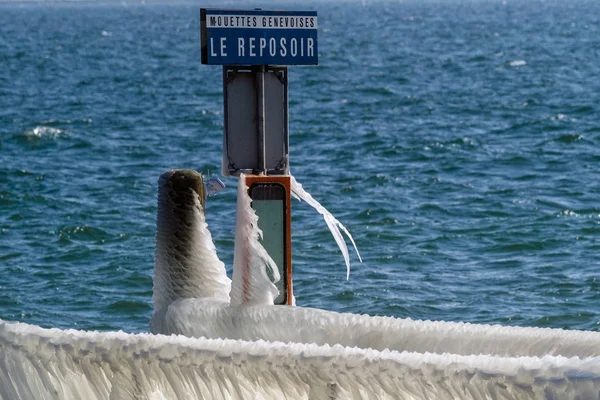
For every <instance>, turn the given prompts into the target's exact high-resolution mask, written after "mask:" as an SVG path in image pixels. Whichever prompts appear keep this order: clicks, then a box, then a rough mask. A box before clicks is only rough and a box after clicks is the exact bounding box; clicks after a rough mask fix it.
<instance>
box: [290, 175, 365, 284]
mask: <svg viewBox="0 0 600 400" xmlns="http://www.w3.org/2000/svg"><path fill="white" fill-rule="evenodd" d="M291 183H292V196H294V197H295V198H296V199H298V200H304V201H305V202H306V203H307V204H308V205H310V206H311V207H312V208H314V209H315V210H317V212H318V213H319V214H321V215H322V216H323V219H324V220H325V223H326V224H327V227H328V228H329V230H330V231H331V234H332V235H333V238H334V239H335V242H336V243H337V245H338V246H339V248H340V250H341V252H342V255H343V256H344V261H345V262H346V280H348V279H349V278H350V257H349V256H348V247H347V246H346V242H345V241H344V237H343V236H342V234H341V232H340V229H341V230H342V232H344V233H345V234H346V236H348V239H350V242H352V246H354V250H355V251H356V255H357V256H358V259H359V260H360V262H362V258H361V257H360V253H359V252H358V248H357V247H356V243H354V239H353V238H352V235H351V234H350V232H348V230H347V229H346V227H345V226H344V225H342V223H341V222H340V221H338V220H337V219H336V218H335V217H334V216H333V215H332V214H331V213H330V212H329V211H327V209H326V208H325V207H323V206H322V205H321V204H320V203H319V202H318V201H316V200H315V199H314V198H313V197H312V196H311V195H310V193H308V192H307V191H306V190H304V188H303V187H302V185H301V184H300V183H298V181H297V180H296V178H294V177H293V176H292V177H291Z"/></svg>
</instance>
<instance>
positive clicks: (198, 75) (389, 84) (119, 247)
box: [0, 0, 600, 332]
mask: <svg viewBox="0 0 600 400" xmlns="http://www.w3.org/2000/svg"><path fill="white" fill-rule="evenodd" d="M201 6H204V7H211V6H212V7H233V8H253V7H256V6H262V7H264V8H267V9H287V10H294V9H309V10H316V11H318V13H319V51H320V54H319V64H320V65H319V66H317V67H290V71H289V75H290V132H291V133H290V155H291V163H292V173H293V174H294V175H295V176H296V177H297V179H298V180H299V181H300V182H302V183H303V184H304V186H305V188H306V189H307V190H308V191H309V192H310V193H311V194H312V195H313V196H314V197H315V198H316V199H318V200H319V201H321V202H322V203H323V205H325V206H326V207H327V208H328V209H329V210H330V211H331V212H333V213H334V214H335V215H336V216H337V217H338V218H339V220H340V221H342V222H343V223H344V224H345V225H346V226H347V227H348V228H349V230H350V231H351V232H352V233H353V235H354V238H355V239H356V242H357V244H358V246H359V249H360V251H361V253H362V255H363V258H364V262H363V263H362V264H359V263H358V259H357V258H356V256H353V257H352V258H351V261H352V272H351V275H350V280H349V281H346V280H345V274H346V272H345V266H344V264H343V259H342V257H341V254H340V252H339V250H338V249H337V247H336V245H335V242H334V240H333V239H332V237H331V235H330V234H329V231H328V230H327V228H326V226H325V224H324V223H322V221H321V219H320V217H319V216H318V215H317V214H316V213H315V212H314V211H313V210H312V209H310V208H309V207H308V206H306V205H305V204H302V203H297V202H296V203H294V204H293V265H294V289H295V296H296V298H297V302H298V304H299V305H302V306H310V307H319V308H324V309H328V310H337V311H348V312H354V313H367V314H371V315H391V316H396V317H410V318H414V319H432V320H452V321H468V322H476V323H499V324H504V325H520V326H544V327H556V328H574V329H586V330H598V328H599V327H600V325H599V324H600V304H599V303H600V279H599V266H600V255H599V254H600V190H599V189H600V187H599V182H600V32H599V31H600V3H598V2H592V1H589V2H586V1H583V0H578V1H569V2H567V1H563V2H559V1H544V2H542V1H535V0H534V1H525V0H521V1H512V0H508V1H505V2H501V1H495V0H488V1H479V2H475V1H460V0H445V1H439V2H434V1H428V2H424V3H423V2H418V1H416V0H414V1H406V2H401V3H400V2H388V1H371V0H369V1H365V2H362V3H361V2H358V1H335V0H334V1H330V2H314V3H311V2H304V3H302V4H300V3H298V4H296V3H293V2H289V1H288V2H268V4H259V3H256V2H241V1H236V2H227V3H222V2H219V3H217V2H215V3H202V4H200V3H178V4H171V5H166V4H152V3H150V4H146V5H141V4H137V3H134V2H131V1H127V2H123V3H105V4H97V3H81V4H77V3H48V4H43V3H1V4H0V318H2V319H7V320H18V321H23V322H28V323H33V324H39V325H42V326H45V327H61V328H79V329H99V330H115V329H123V330H125V331H129V332H139V331H147V330H148V321H149V319H150V316H151V313H152V303H151V296H152V275H153V252H154V234H155V215H156V196H157V179H158V176H159V175H160V174H161V173H162V172H164V171H165V170H168V169H172V168H193V169H196V170H199V171H202V172H203V173H206V174H208V173H210V174H211V175H218V174H220V165H221V152H222V148H221V147H222V129H223V111H222V108H223V106H222V83H221V69H220V67H215V66H203V65H201V64H200V55H199V52H200V43H199V9H200V7H201ZM224 180H225V183H226V184H227V185H229V186H228V188H227V189H226V190H225V191H223V192H221V193H220V194H219V195H217V196H216V197H214V198H211V199H210V200H209V203H208V206H207V208H208V210H207V213H208V220H209V221H208V222H209V227H210V229H211V231H212V233H213V237H214V238H215V241H216V246H217V249H218V252H219V256H220V257H221V259H222V260H223V261H224V262H225V263H226V265H228V268H229V272H231V269H230V268H231V264H232V258H233V256H232V254H233V232H234V229H235V227H234V222H235V217H234V212H233V210H234V209H235V193H236V190H235V185H236V181H235V179H233V178H227V179H224Z"/></svg>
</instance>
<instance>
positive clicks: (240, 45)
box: [200, 8, 318, 304]
mask: <svg viewBox="0 0 600 400" xmlns="http://www.w3.org/2000/svg"><path fill="white" fill-rule="evenodd" d="M317 28H318V25H317V13H316V11H265V10H261V9H255V10H227V9H205V8H203V9H201V10H200V35H201V50H202V51H201V53H202V63H203V64H209V65H222V66H223V104H224V111H225V112H224V123H225V129H224V135H223V175H225V176H228V175H234V176H238V175H239V174H240V173H244V174H251V175H249V176H248V177H247V178H246V182H247V184H248V186H249V192H248V193H249V195H250V197H251V198H252V207H253V208H254V210H255V211H256V213H257V215H258V225H259V227H260V229H261V230H262V231H263V235H264V236H263V240H262V243H263V245H264V247H265V249H266V250H267V252H268V253H269V255H270V256H271V258H273V260H274V261H275V262H276V263H277V266H278V268H279V274H280V276H281V281H280V283H279V284H278V289H279V291H280V295H279V297H278V298H277V299H275V304H292V301H293V295H292V262H291V260H292V258H291V210H290V197H291V196H290V193H291V189H290V176H289V139H288V138H289V134H288V70H287V67H286V66H287V65H317V64H318V42H317Z"/></svg>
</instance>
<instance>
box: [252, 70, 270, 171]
mask: <svg viewBox="0 0 600 400" xmlns="http://www.w3.org/2000/svg"><path fill="white" fill-rule="evenodd" d="M266 69H267V68H266V66H265V65H257V66H256V67H255V69H254V70H255V73H256V133H257V135H258V142H257V145H258V149H257V150H258V151H257V154H258V173H259V174H262V173H264V174H266V173H267V159H266V150H265V145H266V143H265V71H266Z"/></svg>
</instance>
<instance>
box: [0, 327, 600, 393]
mask: <svg viewBox="0 0 600 400" xmlns="http://www.w3.org/2000/svg"><path fill="white" fill-rule="evenodd" d="M463 339H464V340H468V337H464V338H463ZM0 349H1V350H2V351H1V352H0V399H3V400H4V399H6V400H9V399H10V400H12V399H65V400H70V399H89V400H93V399H111V400H112V399H115V400H120V399H187V398H190V399H192V398H193V399H317V400H321V399H448V400H450V399H592V398H598V393H599V392H600V357H591V358H579V357H572V358H567V357H563V356H543V357H501V356H493V355H468V356H465V355H456V354H434V353H417V352H407V351H404V352H399V351H390V350H383V351H378V350H373V349H363V348H357V347H354V348H351V347H344V346H341V345H335V346H329V345H317V344H307V343H282V342H265V341H261V340H258V341H243V340H229V339H206V338H188V337H184V336H164V335H150V334H137V335H132V334H126V333H123V332H108V333H99V332H83V331H73V330H67V331H63V330H58V329H42V328H39V327H35V326H31V325H26V324H20V323H8V322H4V321H0Z"/></svg>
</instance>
